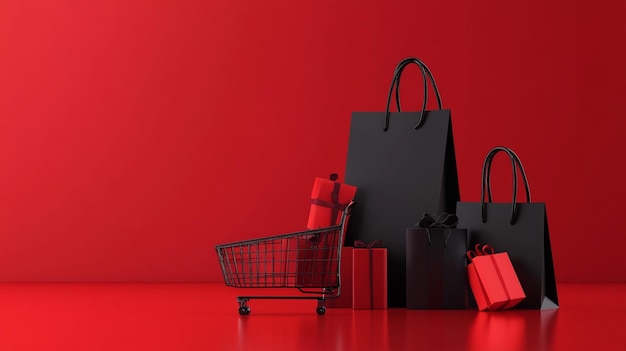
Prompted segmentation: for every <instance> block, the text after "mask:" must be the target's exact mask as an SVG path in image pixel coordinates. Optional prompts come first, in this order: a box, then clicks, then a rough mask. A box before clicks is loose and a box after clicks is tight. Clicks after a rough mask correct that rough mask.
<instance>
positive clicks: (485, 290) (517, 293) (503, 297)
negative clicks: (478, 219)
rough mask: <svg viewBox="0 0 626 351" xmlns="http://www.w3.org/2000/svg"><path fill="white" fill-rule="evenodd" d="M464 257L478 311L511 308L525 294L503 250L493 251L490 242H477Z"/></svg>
mask: <svg viewBox="0 0 626 351" xmlns="http://www.w3.org/2000/svg"><path fill="white" fill-rule="evenodd" d="M467 257H468V258H469V259H470V264H469V265H468V266H467V274H468V280H469V284H470V287H471V288H472V293H473V294H474V298H475V299H476V304H477V305H478V310H479V311H485V310H489V311H495V310H502V309H507V308H511V307H513V306H515V305H517V304H518V303H519V302H520V301H522V300H523V299H524V298H525V297H526V295H525V294H524V290H523V289H522V286H521V284H520V282H519V279H518V278H517V274H516V273H515V269H513V265H512V264H511V259H510V258H509V255H508V254H507V253H506V252H501V253H497V254H496V253H494V250H493V248H492V247H491V246H489V245H484V246H482V248H481V245H480V244H478V245H476V247H475V250H470V251H468V252H467Z"/></svg>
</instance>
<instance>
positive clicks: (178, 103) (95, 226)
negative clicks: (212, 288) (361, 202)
mask: <svg viewBox="0 0 626 351" xmlns="http://www.w3.org/2000/svg"><path fill="white" fill-rule="evenodd" d="M625 13H626V2H624V1H620V0H598V1H594V2H589V1H555V0H550V1H546V0H524V1H506V2H503V1H496V0H485V1H479V2H468V1H462V0H438V1H391V0H385V1H374V0H361V1H328V0H316V1H308V0H305V1H293V0H274V1H251V0H248V1H241V0H213V1H191V0H190V1H177V0H158V1H156V0H150V1H146V0H144V1H139V0H132V1H120V0H112V1H97V0H91V1H79V0H59V1H43V0H4V1H2V2H0V267H1V268H0V281H9V282H46V281H57V282H64V281H114V282H116V281H120V282H126V281H138V282H141V281H150V282H151V281H154V282H157V281H158V282H169V281H171V282H202V281H219V280H220V279H221V276H220V273H219V271H218V265H217V259H216V257H215V252H214V250H213V245H215V244H217V243H224V242H228V241H235V240H242V239H249V238H254V237H258V236H264V235H271V234H277V233H281V232H288V231H294V230H300V229H302V228H304V226H305V224H306V218H307V214H308V206H309V205H308V198H309V195H310V190H311V186H312V184H313V179H314V177H316V176H325V175H327V174H328V173H330V172H339V173H341V172H343V170H344V165H345V161H346V154H347V143H348V133H349V123H350V114H351V112H352V111H355V110H358V111H381V110H382V109H383V108H384V105H385V98H386V94H387V90H388V88H389V83H390V80H391V75H392V71H393V68H394V66H395V64H396V63H397V62H398V61H399V60H400V59H402V58H404V57H406V56H418V57H420V58H422V59H423V60H424V61H425V62H427V63H428V65H429V66H430V67H431V69H432V70H433V72H434V74H435V77H436V78H437V81H438V84H439V86H440V90H441V93H442V96H443V101H444V105H445V107H446V108H450V109H452V117H453V123H454V133H455V141H456V150H457V161H458V168H459V177H460V186H461V196H462V199H463V200H466V201H477V200H479V193H480V167H481V163H482V160H483V157H484V156H485V154H486V152H487V151H488V150H489V149H490V148H491V147H493V146H495V145H507V146H510V147H511V148H513V149H514V150H515V151H517V152H518V154H519V155H520V156H521V157H522V160H523V161H524V163H525V166H526V168H527V172H528V176H529V178H530V181H531V189H532V192H533V195H534V200H536V201H545V202H546V203H547V206H548V216H549V221H550V228H551V234H552V246H553V251H554V258H555V265H556V274H557V279H558V280H559V281H577V282H595V281H607V282H624V281H626V268H625V267H626V265H625V264H624V263H623V260H622V252H623V251H624V246H625V245H626V235H624V234H623V229H622V222H621V220H620V219H621V216H622V211H623V203H624V199H625V198H626V190H625V186H624V181H623V171H622V169H623V167H624V165H623V163H624V146H625V142H624V136H625V131H626V122H624V121H625V120H626V118H625V117H624V116H626V105H625V103H624V93H625V92H626V66H625V65H624V62H626V53H625V52H624V49H623V47H624V45H623V43H624V39H625V38H626V26H625V25H624V21H623V16H624V14H625ZM418 82H419V76H418V70H417V69H415V68H414V67H411V68H410V69H408V70H407V72H406V77H405V78H404V80H403V84H404V86H403V101H404V105H405V106H406V107H407V108H411V109H413V110H415V109H417V108H418V106H419V105H420V102H421V101H420V91H419V89H420V88H419V84H418ZM431 106H432V105H431ZM506 167H507V164H506V162H504V161H501V162H499V163H498V166H497V167H496V169H495V170H494V171H495V172H496V173H499V174H498V175H497V177H496V178H497V179H496V180H499V181H497V182H496V184H494V187H495V191H496V192H497V194H496V197H497V199H498V200H503V201H504V200H507V201H508V199H509V197H510V191H509V189H507V187H509V186H510V177H509V175H508V174H507V173H506V172H509V170H508V169H507V168H506ZM494 176H495V175H494ZM507 181H508V182H509V183H507ZM416 186H419V184H416ZM416 215H417V214H416Z"/></svg>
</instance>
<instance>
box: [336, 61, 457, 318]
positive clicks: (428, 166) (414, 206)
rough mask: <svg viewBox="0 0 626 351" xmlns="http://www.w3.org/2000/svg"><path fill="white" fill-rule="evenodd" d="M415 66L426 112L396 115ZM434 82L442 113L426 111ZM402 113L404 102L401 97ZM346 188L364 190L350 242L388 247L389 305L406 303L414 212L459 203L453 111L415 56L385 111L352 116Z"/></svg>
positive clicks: (395, 78)
mask: <svg viewBox="0 0 626 351" xmlns="http://www.w3.org/2000/svg"><path fill="white" fill-rule="evenodd" d="M409 64H416V65H417V66H418V67H419V68H420V70H421V72H422V78H423V79H424V87H425V89H424V107H423V109H422V111H419V112H389V107H390V104H391V96H392V92H393V89H394V88H396V93H397V91H398V88H399V81H400V76H401V74H402V71H403V70H404V68H405V67H406V66H407V65H409ZM427 78H429V79H430V82H431V83H432V85H433V89H434V91H435V94H436V96H437V100H438V104H439V109H438V110H432V111H427V110H426V107H425V106H426V102H427V95H428V89H427V88H428V86H427V82H428V81H427ZM396 102H397V105H398V111H399V110H400V101H399V98H398V95H397V94H396ZM345 181H346V183H349V184H352V185H354V186H356V187H358V188H359V192H358V193H357V195H356V199H355V201H356V203H357V206H355V207H354V210H353V212H352V217H351V220H350V226H349V227H348V231H347V234H346V235H347V236H346V242H353V241H355V240H363V241H365V242H372V241H374V240H378V239H383V240H384V241H385V244H386V245H387V247H388V262H387V267H388V298H389V301H388V306H389V307H405V306H406V296H405V295H406V283H405V278H406V250H405V231H406V228H407V227H411V226H413V225H414V224H415V214H416V213H417V214H419V213H442V212H447V213H454V211H455V205H456V202H457V201H458V200H459V186H458V179H457V170H456V160H455V154H454V142H453V139H452V123H451V120H450V110H443V109H441V99H440V97H439V92H438V89H437V87H436V84H435V81H434V79H433V77H432V74H431V72H430V70H429V69H428V67H427V66H426V65H425V64H424V63H423V62H422V61H420V60H418V59H416V58H408V59H404V60H402V61H401V62H400V63H399V64H398V66H397V67H396V69H395V71H394V76H393V80H392V83H391V88H390V90H389V95H388V97H387V109H386V111H385V112H355V113H353V114H352V122H351V126H350V140H349V144H348V160H347V165H346V176H345Z"/></svg>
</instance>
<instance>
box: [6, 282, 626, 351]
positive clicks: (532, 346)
mask: <svg viewBox="0 0 626 351" xmlns="http://www.w3.org/2000/svg"><path fill="white" fill-rule="evenodd" d="M259 292H261V293H275V292H276V290H269V289H267V290H258V289H257V290H254V289H249V290H240V289H233V288H227V287H224V286H222V285H221V284H0V350H2V351H12V350H316V351H320V350H418V349H419V350H481V351H487V350H513V351H515V350H596V351H600V350H626V329H625V328H624V327H626V284H619V285H618V284H614V285H611V284H602V285H599V284H596V285H583V284H560V285H559V299H560V303H561V308H560V309H558V310H552V311H503V312H486V313H478V312H476V311H413V310H411V311H409V310H404V309H390V310H386V311H353V310H349V309H338V310H337V309H333V310H329V311H328V312H327V313H326V315H325V316H318V315H316V314H315V306H316V303H315V302H314V301H285V300H275V301H268V300H253V301H251V302H250V306H251V308H252V313H251V314H250V315H249V316H245V317H241V316H239V314H238V313H237V307H238V305H237V303H236V300H235V296H237V295H238V294H242V293H245V294H248V293H259ZM281 292H282V291H281ZM287 292H289V293H292V292H297V291H295V290H287Z"/></svg>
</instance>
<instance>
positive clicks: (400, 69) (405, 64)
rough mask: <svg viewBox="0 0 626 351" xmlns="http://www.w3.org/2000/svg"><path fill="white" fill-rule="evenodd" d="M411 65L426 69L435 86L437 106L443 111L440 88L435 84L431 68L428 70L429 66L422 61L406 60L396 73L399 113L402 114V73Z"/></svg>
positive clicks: (397, 68)
mask: <svg viewBox="0 0 626 351" xmlns="http://www.w3.org/2000/svg"><path fill="white" fill-rule="evenodd" d="M410 63H415V64H418V65H420V66H422V67H424V71H425V73H426V74H427V75H428V79H430V82H431V84H432V86H433V90H434V91H435V97H436V98H437V106H438V108H439V109H440V110H441V109H442V103H441V95H440V94H439V88H438V87H437V83H436V82H435V78H434V77H433V73H432V71H431V70H430V68H428V66H427V65H426V64H425V63H424V61H422V60H420V59H417V58H406V59H404V60H402V61H401V62H400V64H398V67H396V71H397V74H398V79H397V80H396V107H397V108H398V112H402V108H401V106H400V77H401V75H402V71H404V69H405V68H406V66H408V65H409V64H410Z"/></svg>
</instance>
